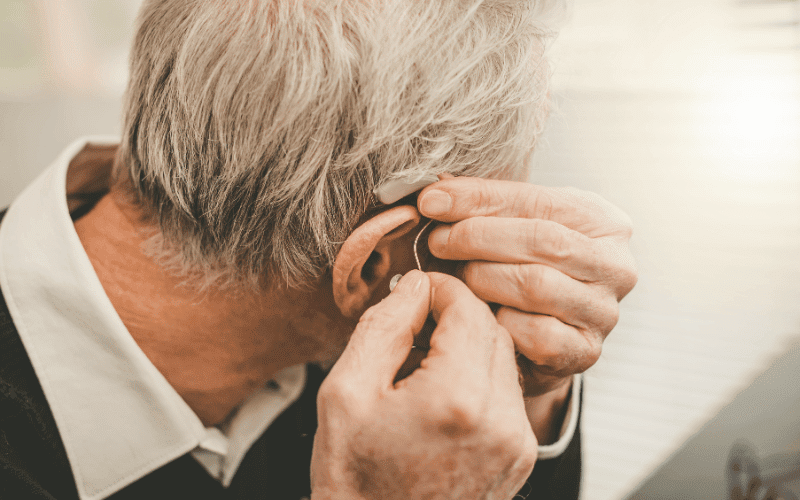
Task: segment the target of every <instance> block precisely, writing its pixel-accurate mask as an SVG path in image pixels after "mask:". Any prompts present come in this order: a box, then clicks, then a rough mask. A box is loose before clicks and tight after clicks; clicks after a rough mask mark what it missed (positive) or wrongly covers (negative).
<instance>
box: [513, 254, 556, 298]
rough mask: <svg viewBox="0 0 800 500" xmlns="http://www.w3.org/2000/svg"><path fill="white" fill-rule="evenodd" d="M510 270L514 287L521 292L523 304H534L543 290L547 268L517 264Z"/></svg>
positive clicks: (538, 265) (537, 265)
mask: <svg viewBox="0 0 800 500" xmlns="http://www.w3.org/2000/svg"><path fill="white" fill-rule="evenodd" d="M512 269H513V272H514V276H513V278H514V281H515V283H516V287H517V289H518V290H520V291H521V293H522V296H523V297H524V300H525V302H526V303H527V304H533V303H536V302H537V301H538V300H539V294H540V292H541V290H544V289H545V286H546V280H547V269H548V268H547V267H546V266H543V265H540V264H528V265H525V264H518V265H515V266H513V268H512Z"/></svg>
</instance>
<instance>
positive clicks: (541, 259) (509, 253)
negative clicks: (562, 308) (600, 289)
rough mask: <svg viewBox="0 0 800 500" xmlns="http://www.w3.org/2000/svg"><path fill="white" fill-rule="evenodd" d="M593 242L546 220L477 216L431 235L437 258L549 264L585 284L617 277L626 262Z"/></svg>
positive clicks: (429, 240)
mask: <svg viewBox="0 0 800 500" xmlns="http://www.w3.org/2000/svg"><path fill="white" fill-rule="evenodd" d="M604 241H605V240H593V239H592V238H588V237H586V236H584V235H583V234H581V233H579V232H577V231H573V230H572V229H569V228H568V227H566V226H563V225H561V224H558V223H557V222H552V221H548V220H542V219H513V218H498V217H472V218H469V219H466V220H463V221H460V222H457V223H455V224H453V225H443V226H439V227H437V228H435V229H434V230H433V231H432V232H431V234H430V236H429V237H428V248H429V249H430V252H431V253H432V254H433V256H434V257H437V258H439V259H448V260H485V261H492V262H506V263H519V264H547V265H549V266H552V267H554V268H556V269H558V270H559V271H561V272H563V273H565V274H567V275H569V276H571V277H573V278H575V279H578V280H581V281H597V280H600V279H602V278H605V277H606V276H608V275H613V274H614V272H615V271H617V267H620V266H621V265H622V263H620V262H617V261H618V260H619V259H615V258H614V257H613V255H614V254H612V256H611V257H610V258H604V257H606V253H601V252H600V250H601V248H602V246H603V242H604Z"/></svg>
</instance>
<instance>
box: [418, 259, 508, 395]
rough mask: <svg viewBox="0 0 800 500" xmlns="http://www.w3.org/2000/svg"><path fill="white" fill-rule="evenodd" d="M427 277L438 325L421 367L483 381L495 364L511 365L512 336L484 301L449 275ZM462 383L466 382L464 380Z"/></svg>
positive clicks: (432, 307)
mask: <svg viewBox="0 0 800 500" xmlns="http://www.w3.org/2000/svg"><path fill="white" fill-rule="evenodd" d="M428 276H429V277H430V280H431V312H432V314H433V317H434V320H435V321H436V323H437V326H436V329H435V330H434V332H433V334H432V335H431V339H430V351H429V352H428V357H427V358H426V359H425V361H424V362H423V368H428V369H431V368H436V369H440V370H444V371H446V372H447V373H448V374H449V376H452V377H468V378H475V377H477V378H481V379H482V380H483V381H486V380H487V379H488V374H489V372H490V371H492V369H493V367H494V366H495V365H496V364H498V363H499V364H503V363H506V364H510V365H511V366H513V365H514V361H513V359H514V347H513V342H512V340H511V337H510V336H509V335H508V332H506V331H505V330H503V329H502V328H500V327H499V325H498V324H497V320H496V319H495V317H494V316H493V315H492V312H491V311H490V310H489V307H488V306H487V305H486V303H485V302H483V301H481V300H480V299H478V298H477V297H476V296H475V295H474V294H473V293H472V292H471V291H470V290H469V288H467V286H466V285H465V284H464V283H462V282H461V281H459V280H458V279H456V278H453V277H452V276H447V275H445V274H439V273H429V274H428ZM515 376H516V374H514V375H512V376H511V378H512V379H514V377H515ZM463 382H464V383H465V384H469V381H467V380H464V381H463Z"/></svg>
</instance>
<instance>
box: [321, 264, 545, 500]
mask: <svg viewBox="0 0 800 500" xmlns="http://www.w3.org/2000/svg"><path fill="white" fill-rule="evenodd" d="M429 312H432V313H433V316H434V319H435V320H436V323H437V327H436V329H435V330H434V332H433V335H432V336H431V340H430V346H431V348H430V351H429V353H428V356H427V357H426V358H425V359H424V360H423V361H422V364H421V366H420V367H419V368H418V369H417V370H416V371H414V372H413V373H412V374H411V375H409V376H408V377H407V378H405V379H403V380H401V381H399V382H397V383H394V382H393V380H394V378H395V375H396V374H397V371H398V369H399V368H400V367H401V365H402V364H403V362H404V361H405V360H406V358H407V357H408V355H409V352H410V350H411V346H412V344H413V341H414V338H413V337H414V334H416V333H417V332H419V331H420V329H421V328H422V325H423V324H424V322H425V319H426V317H427V315H428V313H429ZM317 401H318V412H319V428H318V431H317V434H316V437H315V440H314V452H313V456H312V459H311V487H312V498H313V499H314V500H334V499H336V500H338V499H349V500H352V499H367V498H369V499H373V498H375V499H383V500H392V499H402V500H408V499H413V498H442V499H444V498H446V499H510V498H512V497H513V496H514V494H516V493H517V491H519V489H520V488H521V487H522V485H523V484H524V483H525V481H526V479H527V478H528V476H529V475H530V473H531V470H532V469H533V466H534V464H535V462H536V453H537V448H536V445H537V443H536V438H535V437H534V435H533V432H532V430H531V426H530V423H529V422H528V418H527V416H526V414H525V408H524V404H523V398H522V390H521V388H520V384H519V374H518V371H517V365H516V359H515V356H514V344H513V341H512V339H511V336H510V335H509V333H508V332H507V331H506V330H505V329H504V328H503V327H502V326H500V325H498V324H497V321H496V320H495V318H494V316H493V315H492V313H491V311H490V310H489V307H488V306H487V305H486V304H485V303H484V302H482V301H481V300H480V299H478V298H477V297H476V296H475V295H474V294H473V293H472V292H471V291H470V290H469V289H468V288H467V286H466V285H465V284H463V283H462V282H460V281H459V280H457V279H455V278H452V277H450V276H447V275H444V274H437V273H430V274H427V275H426V274H424V273H422V272H419V271H411V272H409V273H408V274H406V276H404V277H403V279H401V280H400V282H399V283H398V285H397V287H396V288H395V290H394V292H392V293H391V294H390V295H389V296H388V297H387V298H385V299H384V300H383V301H382V302H381V303H379V304H377V305H375V306H374V307H372V308H370V309H369V310H368V311H367V312H366V313H365V314H364V315H363V316H362V318H361V320H360V322H359V324H358V326H357V327H356V330H355V332H354V333H353V336H352V337H351V339H350V342H349V343H348V345H347V348H346V349H345V351H344V353H343V354H342V356H341V358H339V360H338V361H337V363H336V364H335V365H334V367H333V368H332V369H331V372H330V374H329V375H328V377H327V378H326V379H325V382H324V383H323V384H322V387H321V388H320V391H319V395H318V399H317Z"/></svg>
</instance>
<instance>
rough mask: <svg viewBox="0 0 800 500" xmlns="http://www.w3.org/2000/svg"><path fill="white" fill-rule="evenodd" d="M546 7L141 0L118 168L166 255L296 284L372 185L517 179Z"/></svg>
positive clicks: (207, 271) (536, 104)
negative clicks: (439, 177) (442, 178)
mask: <svg viewBox="0 0 800 500" xmlns="http://www.w3.org/2000/svg"><path fill="white" fill-rule="evenodd" d="M559 3H560V2H557V1H556V2H552V1H549V0H547V1H541V0H528V1H525V0H473V1H466V0H431V1H416V0H376V1H374V2H373V1H368V0H329V1H326V0H317V1H310V0H309V1H305V2H301V1H299V0H249V1H245V0H240V1H233V2H232V1H228V0H147V1H145V3H144V5H143V7H142V9H141V11H140V14H139V19H138V29H137V34H136V38H135V41H134V45H133V50H132V54H131V67H130V70H131V71H130V81H129V85H128V89H127V91H126V96H125V109H124V128H123V138H122V144H121V146H120V152H119V161H118V164H117V169H116V172H115V176H116V177H117V179H118V180H119V179H121V181H120V182H122V183H125V184H128V185H129V187H130V188H131V192H132V193H133V195H134V199H135V200H136V201H137V203H138V204H139V205H140V206H141V207H142V209H143V212H144V213H146V214H148V215H149V217H150V220H151V221H152V222H153V225H154V227H157V228H158V234H159V237H160V238H161V239H160V241H161V244H162V245H163V246H164V247H165V248H169V249H170V251H172V252H173V254H174V255H175V256H176V259H177V262H180V266H179V267H183V268H185V269H194V270H196V271H197V272H198V273H200V274H201V275H203V276H206V277H208V276H214V277H215V278H214V279H217V278H220V277H221V278H223V279H224V280H227V281H229V282H250V283H254V284H261V285H263V284H264V280H265V277H267V276H268V277H269V278H268V281H271V282H272V283H273V284H275V283H276V282H277V283H279V284H282V285H283V284H285V285H287V286H301V285H305V284H308V283H310V282H312V281H313V280H314V279H316V278H318V277H320V276H321V275H322V274H323V273H324V272H325V271H326V270H327V269H329V268H330V266H332V264H333V261H334V259H335V257H336V254H337V252H338V249H339V247H340V245H341V243H342V242H343V241H344V239H345V238H346V237H347V236H348V235H349V234H350V232H351V231H352V230H353V229H354V227H355V225H356V223H357V222H358V220H359V218H360V217H361V216H362V215H363V214H364V213H365V211H366V210H367V209H368V208H369V207H370V206H371V205H372V204H374V196H373V194H372V191H373V189H374V188H375V186H377V185H380V184H381V183H383V182H386V181H388V180H392V179H396V178H399V177H409V178H415V177H421V176H422V175H425V174H431V173H432V174H438V173H443V172H449V173H451V174H454V175H468V176H480V177H506V178H508V177H511V178H518V179H520V178H524V176H525V172H526V167H525V160H526V158H527V156H528V155H529V153H530V151H531V150H532V148H533V145H534V144H535V141H536V138H537V136H538V134H539V133H540V131H541V129H542V126H543V124H544V121H545V118H546V114H547V95H548V89H547V81H548V79H549V66H548V64H547V63H546V62H545V59H544V49H545V44H546V42H547V40H548V38H549V37H550V36H551V34H552V33H551V31H550V30H549V29H548V26H547V25H546V23H545V22H544V20H545V19H547V17H548V16H546V14H547V12H548V11H551V10H553V9H554V7H553V5H558V4H559ZM551 4H553V5H551Z"/></svg>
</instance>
